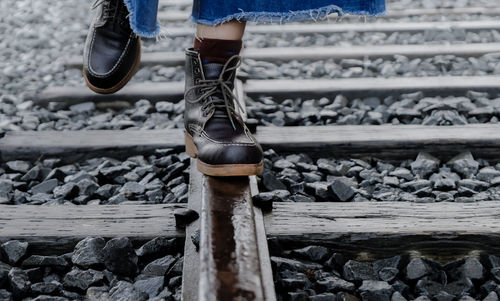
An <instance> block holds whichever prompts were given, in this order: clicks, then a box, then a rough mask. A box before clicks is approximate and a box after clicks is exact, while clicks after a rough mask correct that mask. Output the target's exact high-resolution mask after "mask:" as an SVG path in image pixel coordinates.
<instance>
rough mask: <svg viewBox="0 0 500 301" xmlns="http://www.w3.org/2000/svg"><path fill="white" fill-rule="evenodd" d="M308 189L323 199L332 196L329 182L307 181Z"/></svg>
mask: <svg viewBox="0 0 500 301" xmlns="http://www.w3.org/2000/svg"><path fill="white" fill-rule="evenodd" d="M305 187H306V191H309V193H310V194H313V195H314V196H315V197H317V198H319V199H321V200H328V199H329V198H330V197H331V196H332V192H331V190H330V188H329V187H330V184H329V183H328V182H315V183H306V186H305Z"/></svg>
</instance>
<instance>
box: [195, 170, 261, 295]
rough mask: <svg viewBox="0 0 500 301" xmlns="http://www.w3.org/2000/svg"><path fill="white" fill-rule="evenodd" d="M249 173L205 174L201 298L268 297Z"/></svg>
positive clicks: (201, 245) (201, 247) (201, 249)
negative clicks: (261, 262)
mask: <svg viewBox="0 0 500 301" xmlns="http://www.w3.org/2000/svg"><path fill="white" fill-rule="evenodd" d="M257 241H258V238H257V234H256V228H255V219H254V211H253V206H252V200H251V193H250V183H249V178H248V177H232V178H215V177H203V192H202V214H201V242H200V283H199V298H200V300H210V301H212V300H213V301H215V300H241V298H243V300H264V298H265V292H264V283H263V275H262V270H261V264H260V258H259V249H258V248H259V246H258V243H257Z"/></svg>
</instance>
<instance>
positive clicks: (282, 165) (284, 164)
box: [273, 159, 295, 170]
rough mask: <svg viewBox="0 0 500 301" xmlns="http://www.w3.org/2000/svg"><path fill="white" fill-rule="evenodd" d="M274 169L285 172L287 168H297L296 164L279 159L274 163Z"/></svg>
mask: <svg viewBox="0 0 500 301" xmlns="http://www.w3.org/2000/svg"><path fill="white" fill-rule="evenodd" d="M273 167H274V168H275V169H278V170H283V169H285V168H292V169H293V168H295V164H293V163H292V162H290V161H288V160H286V159H279V160H277V161H275V162H274V163H273Z"/></svg>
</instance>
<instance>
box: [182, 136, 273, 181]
mask: <svg viewBox="0 0 500 301" xmlns="http://www.w3.org/2000/svg"><path fill="white" fill-rule="evenodd" d="M185 137H186V153H187V154H188V155H189V156H190V157H191V158H197V152H198V150H197V149H196V145H195V144H194V142H193V137H191V135H189V133H187V132H186V133H185ZM196 161H197V162H196V166H197V168H198V170H199V171H200V172H201V173H202V174H205V175H207V176H214V177H240V176H253V175H260V174H261V173H262V171H263V170H264V162H263V161H260V162H259V163H257V164H220V165H211V164H207V163H205V162H203V161H201V160H200V159H199V158H198V159H197V160H196Z"/></svg>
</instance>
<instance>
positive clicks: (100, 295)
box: [85, 286, 109, 301]
mask: <svg viewBox="0 0 500 301" xmlns="http://www.w3.org/2000/svg"><path fill="white" fill-rule="evenodd" d="M108 291H109V287H107V286H99V287H89V289H88V290H87V294H86V295H85V298H86V300H88V301H107V300H109V293H108Z"/></svg>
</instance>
